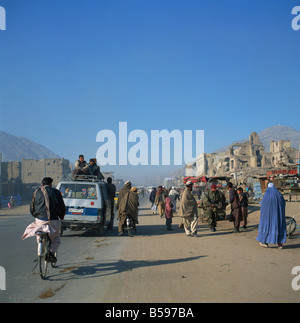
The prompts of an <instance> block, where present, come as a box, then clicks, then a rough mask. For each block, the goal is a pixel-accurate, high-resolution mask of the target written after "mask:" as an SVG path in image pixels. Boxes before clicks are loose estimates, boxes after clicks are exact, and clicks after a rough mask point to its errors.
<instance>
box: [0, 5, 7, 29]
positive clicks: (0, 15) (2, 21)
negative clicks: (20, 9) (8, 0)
mask: <svg viewBox="0 0 300 323" xmlns="http://www.w3.org/2000/svg"><path fill="white" fill-rule="evenodd" d="M0 30H6V11H5V9H4V8H3V7H1V6H0Z"/></svg>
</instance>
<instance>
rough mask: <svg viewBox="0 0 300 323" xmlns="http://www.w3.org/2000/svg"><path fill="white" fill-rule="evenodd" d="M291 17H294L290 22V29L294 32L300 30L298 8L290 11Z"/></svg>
mask: <svg viewBox="0 0 300 323" xmlns="http://www.w3.org/2000/svg"><path fill="white" fill-rule="evenodd" d="M292 15H296V17H294V18H293V20H292V28H293V29H294V30H296V31H297V30H300V6H295V7H294V8H293V9H292Z"/></svg>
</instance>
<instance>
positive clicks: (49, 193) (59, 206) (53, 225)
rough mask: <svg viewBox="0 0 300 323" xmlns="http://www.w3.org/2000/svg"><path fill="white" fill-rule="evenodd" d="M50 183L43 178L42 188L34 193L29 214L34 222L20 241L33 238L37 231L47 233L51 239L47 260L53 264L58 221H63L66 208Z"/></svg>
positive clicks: (58, 231) (49, 180)
mask: <svg viewBox="0 0 300 323" xmlns="http://www.w3.org/2000/svg"><path fill="white" fill-rule="evenodd" d="M52 182H53V179H52V178H51V177H45V178H43V180H42V186H41V187H39V188H38V189H37V190H35V191H34V193H33V195H32V201H31V204H30V213H31V214H32V216H33V217H35V222H34V223H32V224H30V225H29V226H28V227H27V228H26V230H25V232H24V235H23V237H22V239H25V238H28V237H32V236H34V235H35V234H36V232H38V231H43V232H47V233H48V234H49V237H50V239H51V248H50V255H49V258H50V261H51V262H54V263H55V262H56V261H57V259H56V257H55V253H56V252H57V249H58V247H59V245H60V228H61V221H60V220H63V219H64V216H65V213H66V207H65V203H64V200H63V198H62V196H61V193H60V192H59V190H57V189H56V188H53V187H52ZM37 241H38V237H37Z"/></svg>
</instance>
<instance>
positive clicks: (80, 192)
mask: <svg viewBox="0 0 300 323" xmlns="http://www.w3.org/2000/svg"><path fill="white" fill-rule="evenodd" d="M57 189H58V190H59V191H60V192H61V194H62V197H63V199H64V202H65V205H66V215H65V218H64V220H62V231H61V234H62V232H63V231H64V230H66V229H71V230H72V229H73V230H81V229H84V228H93V229H95V230H96V233H97V234H98V235H103V234H104V227H105V226H107V225H109V223H110V221H111V210H110V207H111V206H110V205H111V204H110V203H109V201H108V197H107V191H106V183H105V182H104V181H102V180H99V179H98V178H97V177H95V176H87V175H80V176H75V177H74V178H72V179H67V180H62V181H61V182H59V183H58V185H57Z"/></svg>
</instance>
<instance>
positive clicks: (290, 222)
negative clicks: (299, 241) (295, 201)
mask: <svg viewBox="0 0 300 323" xmlns="http://www.w3.org/2000/svg"><path fill="white" fill-rule="evenodd" d="M285 221H286V235H287V237H288V238H289V239H292V238H298V237H300V226H299V225H298V224H297V221H296V220H295V217H290V216H286V217H285ZM296 230H297V231H298V232H299V234H296V235H294V233H295V231H296Z"/></svg>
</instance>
